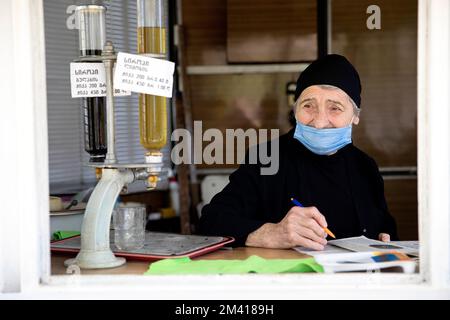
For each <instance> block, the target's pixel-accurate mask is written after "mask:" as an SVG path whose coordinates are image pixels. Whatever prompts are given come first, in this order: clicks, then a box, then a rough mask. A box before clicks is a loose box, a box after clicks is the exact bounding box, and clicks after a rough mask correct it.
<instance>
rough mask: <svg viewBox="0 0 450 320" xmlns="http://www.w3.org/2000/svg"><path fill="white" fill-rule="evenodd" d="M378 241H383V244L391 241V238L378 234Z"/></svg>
mask: <svg viewBox="0 0 450 320" xmlns="http://www.w3.org/2000/svg"><path fill="white" fill-rule="evenodd" d="M378 240H380V241H383V242H389V241H391V236H390V235H389V234H387V233H380V234H379V235H378Z"/></svg>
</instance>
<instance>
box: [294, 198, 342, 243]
mask: <svg viewBox="0 0 450 320" xmlns="http://www.w3.org/2000/svg"><path fill="white" fill-rule="evenodd" d="M291 201H292V202H293V203H294V204H295V205H296V206H298V207H302V208H304V206H303V205H302V204H301V203H300V202H298V200H296V199H294V198H291ZM323 230H324V231H325V232H326V233H327V234H328V235H329V236H330V237H333V238H334V239H336V236H335V235H334V234H333V232H331V231H330V230H329V229H328V228H323Z"/></svg>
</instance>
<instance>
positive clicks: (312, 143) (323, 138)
mask: <svg viewBox="0 0 450 320" xmlns="http://www.w3.org/2000/svg"><path fill="white" fill-rule="evenodd" d="M294 138H295V139H297V140H298V141H300V142H301V143H302V144H303V145H304V146H305V147H306V148H308V149H309V150H310V151H311V152H314V153H315V154H319V155H326V154H332V153H334V152H336V151H338V150H339V149H341V148H342V147H345V146H346V145H348V144H349V143H351V142H352V125H351V124H350V125H348V126H346V127H343V128H329V129H317V128H314V127H309V126H305V125H304V124H302V123H300V122H298V121H297V126H296V127H295V132H294Z"/></svg>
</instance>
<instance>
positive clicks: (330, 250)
mask: <svg viewBox="0 0 450 320" xmlns="http://www.w3.org/2000/svg"><path fill="white" fill-rule="evenodd" d="M294 250H295V251H297V252H300V253H304V254H308V255H310V256H313V257H315V256H318V255H322V254H334V253H344V252H373V251H379V252H384V251H392V250H394V251H398V252H402V253H405V254H409V255H412V256H418V255H419V242H418V241H391V242H382V241H377V240H372V239H368V238H366V237H364V236H360V237H352V238H344V239H338V240H330V241H328V243H327V245H326V246H325V248H324V250H322V251H317V250H313V249H309V248H305V247H295V248H294Z"/></svg>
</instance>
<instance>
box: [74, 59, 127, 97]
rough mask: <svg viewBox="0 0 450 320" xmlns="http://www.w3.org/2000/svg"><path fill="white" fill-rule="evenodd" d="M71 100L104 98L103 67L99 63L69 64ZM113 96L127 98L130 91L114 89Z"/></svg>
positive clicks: (104, 81) (104, 76)
mask: <svg viewBox="0 0 450 320" xmlns="http://www.w3.org/2000/svg"><path fill="white" fill-rule="evenodd" d="M70 83H71V89H72V90H71V91H72V98H83V97H106V74H105V66H104V65H103V63H101V62H98V63H97V62H92V63H91V62H89V63H85V62H71V63H70ZM114 95H115V96H129V95H131V92H130V91H125V90H120V89H118V88H117V87H116V88H115V89H114Z"/></svg>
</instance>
